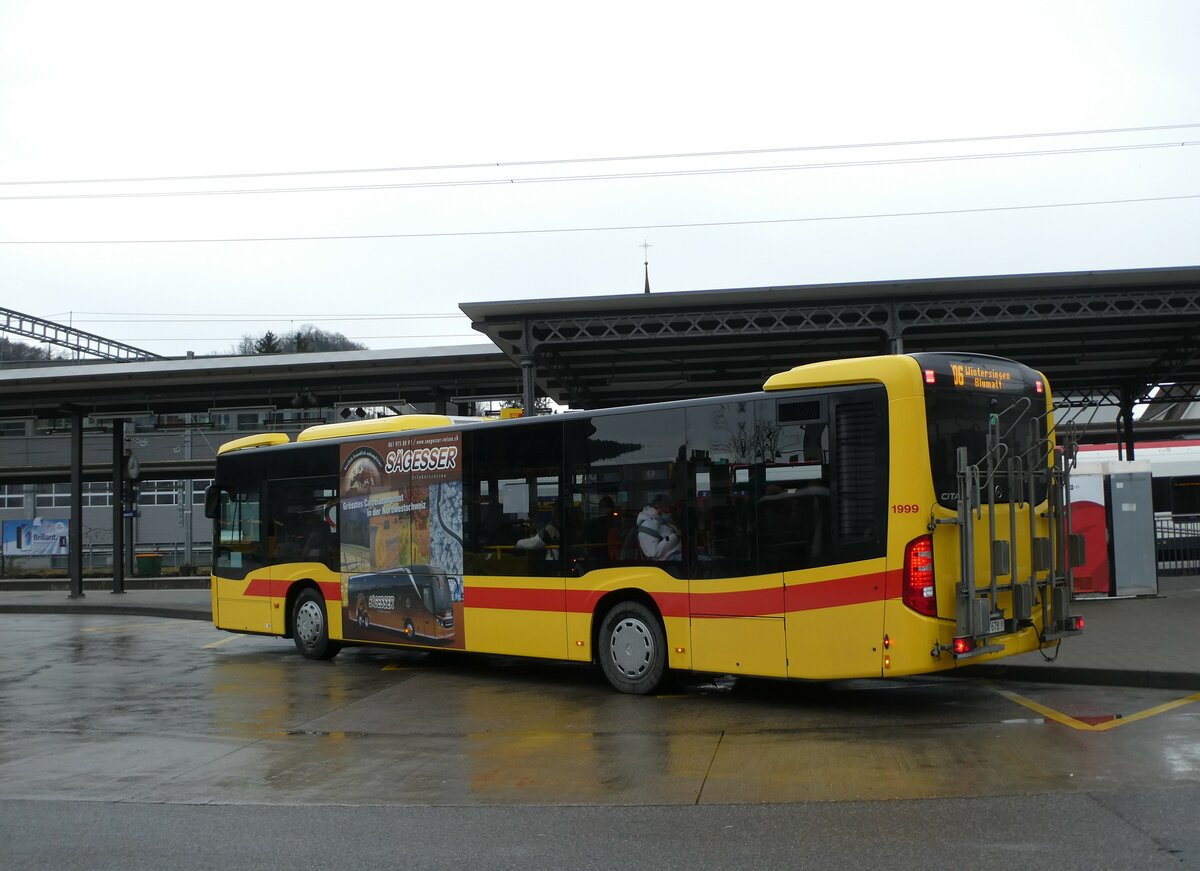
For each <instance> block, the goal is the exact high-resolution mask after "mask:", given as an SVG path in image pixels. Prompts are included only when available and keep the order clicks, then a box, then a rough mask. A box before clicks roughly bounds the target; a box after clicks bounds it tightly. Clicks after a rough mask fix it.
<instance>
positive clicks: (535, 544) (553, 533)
mask: <svg viewBox="0 0 1200 871" xmlns="http://www.w3.org/2000/svg"><path fill="white" fill-rule="evenodd" d="M555 544H558V529H557V528H556V527H555V526H554V524H553V523H547V524H546V525H545V526H543V527H542V528H541V529H539V530H538V531H537V532H535V533H534V534H533V535H531V536H529V537H528V538H521V539H518V540H517V543H516V544H515V545H513V550H515V551H516V552H517V553H534V552H535V551H539V550H545V549H546V546H547V545H555Z"/></svg>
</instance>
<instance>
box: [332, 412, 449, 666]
mask: <svg viewBox="0 0 1200 871" xmlns="http://www.w3.org/2000/svg"><path fill="white" fill-rule="evenodd" d="M340 460H341V494H342V495H341V506H340V510H339V513H338V531H339V535H340V536H341V548H342V554H341V561H342V620H343V626H342V631H343V634H344V637H345V638H347V639H350V640H360V641H385V642H388V641H390V642H393V643H401V644H420V645H427V646H433V647H460V648H461V647H463V645H464V634H463V632H464V627H463V625H462V614H463V608H462V600H463V585H462V575H463V547H462V501H463V494H462V439H461V436H460V435H459V434H458V433H432V434H430V433H416V434H413V435H405V436H390V437H387V438H381V439H378V440H375V441H371V442H366V443H364V442H357V443H355V444H352V445H344V446H343V447H342V453H341V457H340Z"/></svg>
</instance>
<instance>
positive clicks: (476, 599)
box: [463, 587, 567, 611]
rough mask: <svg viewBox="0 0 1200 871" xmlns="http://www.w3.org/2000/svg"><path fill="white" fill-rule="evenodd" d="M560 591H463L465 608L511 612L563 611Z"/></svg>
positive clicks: (488, 588) (516, 588)
mask: <svg viewBox="0 0 1200 871" xmlns="http://www.w3.org/2000/svg"><path fill="white" fill-rule="evenodd" d="M566 604H567V602H566V595H565V593H564V592H563V591H562V590H531V589H527V588H525V587H467V588H466V589H464V590H463V606H464V607H466V608H501V609H507V610H511V611H565V610H566Z"/></svg>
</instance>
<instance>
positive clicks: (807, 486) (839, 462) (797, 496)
mask: <svg viewBox="0 0 1200 871" xmlns="http://www.w3.org/2000/svg"><path fill="white" fill-rule="evenodd" d="M887 420H888V415H887V403H886V398H885V393H884V390H883V388H882V387H845V388H838V389H836V390H830V391H827V392H826V393H825V395H822V396H816V397H805V398H800V397H787V398H781V399H780V400H779V402H778V407H777V427H776V443H775V444H776V456H775V461H774V463H773V464H768V465H767V467H766V469H765V477H764V484H765V491H764V495H763V497H761V499H760V501H759V505H760V508H759V523H758V527H759V550H760V559H761V560H762V561H763V563H764V565H768V566H772V567H777V568H779V569H780V570H781V571H783V572H784V584H785V613H786V615H787V617H786V622H787V663H788V664H787V675H788V677H798V678H810V679H812V678H815V679H823V678H839V677H850V676H853V675H863V674H871V673H873V672H881V670H882V661H883V652H882V644H881V639H882V634H883V617H884V596H885V578H886V577H887V574H886V568H887V565H886V556H885V554H886V533H887V493H888V438H887Z"/></svg>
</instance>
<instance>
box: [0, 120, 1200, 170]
mask: <svg viewBox="0 0 1200 871" xmlns="http://www.w3.org/2000/svg"><path fill="white" fill-rule="evenodd" d="M1196 127H1200V122H1197V123H1189V124H1158V125H1153V126H1146V127H1106V128H1096V129H1091V130H1058V131H1046V132H1041V133H1007V134H998V135H993V136H956V137H950V138H944V139H897V140H885V141H882V142H849V143H840V144H835V145H797V146H785V147H781V148H745V149H734V150H726V151H682V152H668V153H664V154H624V155H616V156H608V157H567V158H551V159H545V160H509V161H481V162H475V163H450V164H430V165H413V166H384V167H366V168H363V167H358V168H348V169H306V170H291V171H282V172H236V173H220V174H207V175H158V176H126V177H118V178H67V179H33V180H28V181H19V180H18V181H0V185H55V184H119V183H131V182H160V181H211V180H216V179H224V178H283V177H289V176H301V175H350V174H355V173H382V172H442V171H448V170H462V169H485V168H496V167H500V168H503V167H517V166H555V165H564V164H579V163H615V162H618V161H637V160H681V159H689V158H701V157H738V156H749V155H758V154H788V153H793V154H798V153H803V152H813V151H839V150H848V149H856V148H899V147H905V146H918V145H959V144H964V143H968V142H1011V141H1014V140H1020V139H1050V138H1054V137H1063V136H1104V135H1113V134H1119V133H1150V132H1159V131H1165V130H1189V129H1193V128H1196Z"/></svg>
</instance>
